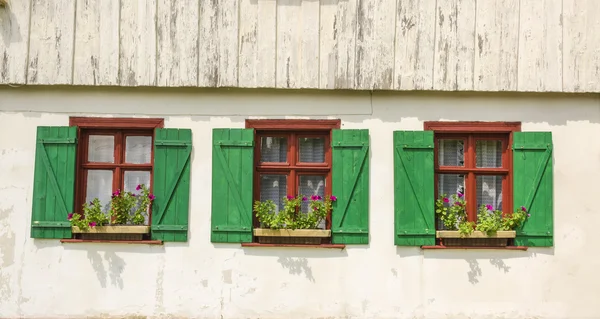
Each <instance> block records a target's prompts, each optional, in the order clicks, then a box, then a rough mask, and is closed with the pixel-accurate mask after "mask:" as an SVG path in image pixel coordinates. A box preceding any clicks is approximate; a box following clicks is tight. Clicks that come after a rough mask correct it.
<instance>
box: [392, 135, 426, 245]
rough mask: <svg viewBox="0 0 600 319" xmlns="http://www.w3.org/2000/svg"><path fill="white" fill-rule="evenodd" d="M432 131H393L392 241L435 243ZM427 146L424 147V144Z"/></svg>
mask: <svg viewBox="0 0 600 319" xmlns="http://www.w3.org/2000/svg"><path fill="white" fill-rule="evenodd" d="M433 143H434V141H433V132H432V131H396V132H394V234H395V236H394V243H395V244H396V245H398V246H423V245H435V221H434V213H435V211H434V202H435V198H434V182H433V181H434V169H433V154H434V153H433V151H434V149H433V147H429V146H433V145H434V144H433ZM425 146H427V147H425Z"/></svg>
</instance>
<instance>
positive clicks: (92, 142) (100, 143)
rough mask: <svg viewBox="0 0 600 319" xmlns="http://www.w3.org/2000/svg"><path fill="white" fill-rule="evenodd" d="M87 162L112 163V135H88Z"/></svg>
mask: <svg viewBox="0 0 600 319" xmlns="http://www.w3.org/2000/svg"><path fill="white" fill-rule="evenodd" d="M88 162H95V163H114V162H115V138H114V136H112V135H90V139H89V145H88Z"/></svg>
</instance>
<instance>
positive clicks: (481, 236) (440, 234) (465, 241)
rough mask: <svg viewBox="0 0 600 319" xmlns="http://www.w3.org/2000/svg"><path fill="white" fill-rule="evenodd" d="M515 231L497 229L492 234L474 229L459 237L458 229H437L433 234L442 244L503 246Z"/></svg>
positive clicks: (512, 236) (514, 234)
mask: <svg viewBox="0 0 600 319" xmlns="http://www.w3.org/2000/svg"><path fill="white" fill-rule="evenodd" d="M516 235H517V232H516V231H514V230H499V231H497V232H495V233H492V234H489V235H488V234H487V233H485V232H482V231H478V230H475V231H473V233H471V234H470V235H465V236H464V237H461V234H460V232H459V231H458V230H438V231H436V232H435V236H436V237H437V238H440V240H441V243H442V244H443V245H444V246H494V247H504V246H506V245H508V240H509V239H512V238H515V237H516Z"/></svg>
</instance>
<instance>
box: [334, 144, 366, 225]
mask: <svg viewBox="0 0 600 319" xmlns="http://www.w3.org/2000/svg"><path fill="white" fill-rule="evenodd" d="M361 146H362V145H361ZM338 147H339V146H338ZM368 150H369V146H362V149H361V157H362V160H361V162H360V165H359V166H358V170H357V171H356V172H355V173H354V175H353V176H352V179H351V181H353V183H352V189H351V190H350V193H349V194H348V196H347V198H348V200H346V201H344V205H343V206H342V209H341V211H342V218H340V223H339V225H338V227H342V225H343V224H344V219H345V218H346V211H347V210H348V206H349V203H350V198H352V195H353V194H354V190H355V189H356V184H357V183H358V177H359V176H360V173H361V172H362V170H363V166H364V165H365V162H366V159H367V153H368Z"/></svg>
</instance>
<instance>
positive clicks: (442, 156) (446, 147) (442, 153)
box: [438, 140, 465, 166]
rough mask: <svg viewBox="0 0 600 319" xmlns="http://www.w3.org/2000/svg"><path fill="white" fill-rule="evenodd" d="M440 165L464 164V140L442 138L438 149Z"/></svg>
mask: <svg viewBox="0 0 600 319" xmlns="http://www.w3.org/2000/svg"><path fill="white" fill-rule="evenodd" d="M438 160H439V162H440V166H464V165H465V152H464V141H463V140H440V141H439V149H438Z"/></svg>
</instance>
